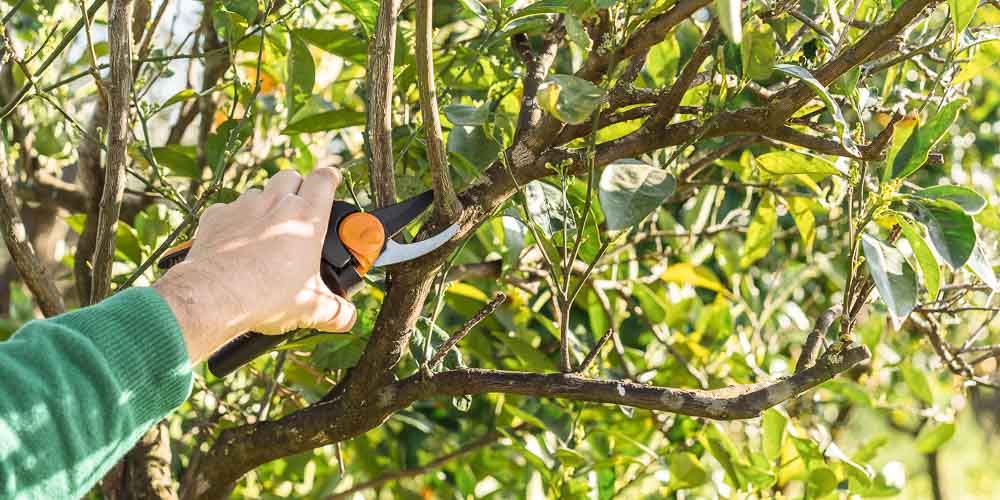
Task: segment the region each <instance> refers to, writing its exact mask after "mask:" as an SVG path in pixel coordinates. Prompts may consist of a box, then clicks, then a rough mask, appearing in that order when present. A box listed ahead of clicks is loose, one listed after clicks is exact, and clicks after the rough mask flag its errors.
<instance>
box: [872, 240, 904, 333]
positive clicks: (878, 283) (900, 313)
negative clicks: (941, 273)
mask: <svg viewBox="0 0 1000 500" xmlns="http://www.w3.org/2000/svg"><path fill="white" fill-rule="evenodd" d="M861 246H862V247H863V248H864V252H865V263H866V264H868V272H869V273H870V274H871V277H872V280H874V281H875V287H876V288H878V294H879V296H880V297H882V302H885V305H886V308H887V309H889V314H890V316H892V322H893V325H894V326H895V327H896V328H899V325H900V324H901V323H902V321H903V319H905V318H906V316H907V315H909V314H910V311H912V310H913V307H914V306H915V305H916V303H917V276H916V274H914V272H913V268H912V267H910V265H909V264H907V263H906V259H904V258H903V254H901V253H900V252H899V250H896V249H895V248H893V247H891V246H889V245H886V244H885V243H882V242H881V241H879V240H878V239H877V238H875V237H874V236H870V235H867V234H863V235H861Z"/></svg>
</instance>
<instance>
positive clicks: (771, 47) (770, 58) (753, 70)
mask: <svg viewBox="0 0 1000 500" xmlns="http://www.w3.org/2000/svg"><path fill="white" fill-rule="evenodd" d="M749 28H750V29H748V30H747V32H746V36H745V37H744V39H743V45H741V46H740V55H741V56H742V59H743V78H749V79H751V80H767V79H768V78H770V77H771V73H773V72H774V61H775V59H776V57H777V54H778V45H777V41H776V40H775V37H774V31H773V30H771V26H770V25H769V24H767V23H762V22H760V21H757V20H754V21H753V22H752V23H751V24H750V26H749Z"/></svg>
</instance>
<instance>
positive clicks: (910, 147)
mask: <svg viewBox="0 0 1000 500" xmlns="http://www.w3.org/2000/svg"><path fill="white" fill-rule="evenodd" d="M966 102H967V101H966V100H965V99H956V100H954V101H952V102H950V103H948V104H947V105H945V106H944V107H943V108H941V110H940V111H938V112H937V113H934V114H932V115H931V118H930V119H929V120H927V123H926V124H924V125H923V126H920V125H917V128H916V129H914V130H913V133H911V134H910V137H909V138H908V139H906V142H905V143H904V144H903V147H902V148H901V149H900V150H899V153H896V157H895V158H894V159H893V162H892V178H893V179H900V178H903V177H907V176H909V175H910V174H912V173H913V172H916V171H917V170H918V169H919V168H920V167H922V166H924V163H927V155H928V154H930V152H931V149H933V148H934V146H935V145H936V144H937V143H938V141H939V140H941V137H942V136H944V133H945V132H947V131H948V127H950V126H951V124H952V123H954V122H955V119H956V118H958V113H959V111H961V110H962V106H964V105H965V103H966Z"/></svg>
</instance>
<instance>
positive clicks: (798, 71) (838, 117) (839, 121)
mask: <svg viewBox="0 0 1000 500" xmlns="http://www.w3.org/2000/svg"><path fill="white" fill-rule="evenodd" d="M774 69H776V70H778V71H780V72H782V73H785V74H787V75H791V76H794V77H795V78H798V79H800V80H802V81H803V82H805V83H806V85H809V87H810V88H812V89H813V92H815V93H816V95H818V96H819V97H820V99H822V100H823V102H824V103H826V108H827V110H829V111H830V114H831V115H833V121H834V123H835V124H836V125H837V131H838V132H839V133H840V142H841V144H843V145H844V149H846V150H847V151H849V152H851V153H852V154H854V155H856V156H861V152H860V151H858V147H857V145H856V144H855V143H854V140H853V139H851V127H850V126H849V125H848V124H847V120H846V119H844V114H843V113H842V112H841V111H840V106H839V105H838V104H837V101H834V100H833V96H831V95H830V92H829V91H828V90H827V89H826V86H824V85H823V84H822V83H821V82H820V81H819V80H817V79H816V77H814V76H813V75H812V73H810V72H809V70H807V69H805V68H803V67H801V66H796V65H794V64H776V65H774Z"/></svg>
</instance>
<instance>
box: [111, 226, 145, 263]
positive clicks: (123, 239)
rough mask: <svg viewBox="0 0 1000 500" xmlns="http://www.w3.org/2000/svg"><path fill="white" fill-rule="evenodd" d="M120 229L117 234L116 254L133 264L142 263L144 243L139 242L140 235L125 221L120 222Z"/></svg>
mask: <svg viewBox="0 0 1000 500" xmlns="http://www.w3.org/2000/svg"><path fill="white" fill-rule="evenodd" d="M117 226H118V229H117V231H116V233H115V254H116V255H117V256H118V257H119V258H121V259H124V260H128V261H131V262H132V263H133V264H137V265H138V264H141V263H142V243H141V242H140V241H139V234H138V233H137V232H136V231H135V229H133V228H132V226H130V225H128V224H126V223H125V222H123V221H118V223H117Z"/></svg>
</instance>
